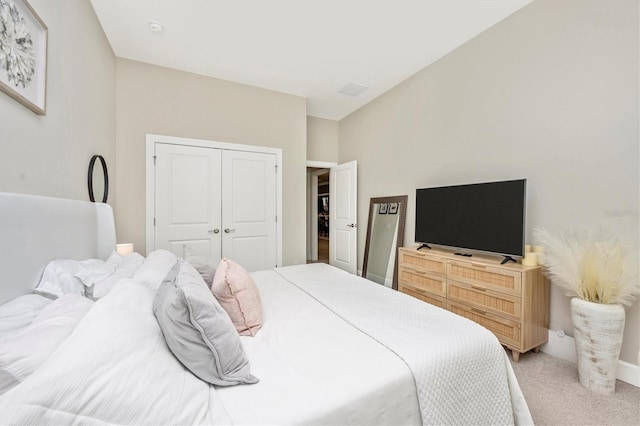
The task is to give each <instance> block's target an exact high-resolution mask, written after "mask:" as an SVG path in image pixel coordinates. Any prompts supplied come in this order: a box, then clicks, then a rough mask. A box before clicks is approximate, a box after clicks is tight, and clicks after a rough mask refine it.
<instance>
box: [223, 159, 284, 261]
mask: <svg viewBox="0 0 640 426" xmlns="http://www.w3.org/2000/svg"><path fill="white" fill-rule="evenodd" d="M276 176H277V169H276V156H275V155H273V154H264V153H256V152H243V151H224V152H223V158H222V205H223V211H222V224H223V225H222V255H223V256H224V257H226V258H229V259H232V260H234V261H236V262H238V263H239V264H240V265H242V266H243V267H244V268H245V269H247V270H248V271H260V270H263V269H270V268H273V267H275V266H277V256H276V253H277V240H276V220H277V219H276V214H277V210H276V197H275V194H276Z"/></svg>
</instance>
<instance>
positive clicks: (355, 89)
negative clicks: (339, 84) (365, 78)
mask: <svg viewBox="0 0 640 426" xmlns="http://www.w3.org/2000/svg"><path fill="white" fill-rule="evenodd" d="M367 89H368V87H366V86H361V85H359V84H355V83H349V84H347V85H346V86H344V87H343V88H342V89H341V90H340V91H339V92H338V93H342V94H343V95H347V96H352V97H356V96H358V95H359V94H360V93H362V92H364V91H365V90H367Z"/></svg>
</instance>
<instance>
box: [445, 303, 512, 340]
mask: <svg viewBox="0 0 640 426" xmlns="http://www.w3.org/2000/svg"><path fill="white" fill-rule="evenodd" d="M447 309H448V310H449V311H451V312H453V313H455V314H458V315H460V316H463V317H465V318H468V319H470V320H471V321H475V322H477V323H478V324H480V325H481V326H483V327H484V328H486V329H487V330H489V331H491V332H492V333H493V334H495V335H496V337H498V340H500V343H502V344H503V345H505V346H509V347H510V348H512V349H520V347H521V344H520V323H518V322H515V321H510V320H508V319H505V318H500V317H498V316H495V315H491V314H490V313H488V312H483V311H481V310H478V309H475V308H472V307H469V306H464V305H460V304H458V303H455V302H447Z"/></svg>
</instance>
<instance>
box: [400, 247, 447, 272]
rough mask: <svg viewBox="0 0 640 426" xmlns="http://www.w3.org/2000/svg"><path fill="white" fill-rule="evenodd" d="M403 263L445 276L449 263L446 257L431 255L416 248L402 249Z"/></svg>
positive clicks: (401, 258) (401, 263)
mask: <svg viewBox="0 0 640 426" xmlns="http://www.w3.org/2000/svg"><path fill="white" fill-rule="evenodd" d="M402 265H405V266H408V267H410V268H413V269H417V270H420V271H424V272H429V273H432V274H440V275H443V276H444V274H445V273H446V272H447V265H446V261H445V260H444V259H441V258H437V257H431V256H429V255H428V254H426V253H422V252H419V251H415V250H402V249H401V250H400V266H402Z"/></svg>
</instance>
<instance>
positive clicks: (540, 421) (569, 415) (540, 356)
mask: <svg viewBox="0 0 640 426" xmlns="http://www.w3.org/2000/svg"><path fill="white" fill-rule="evenodd" d="M511 365H513V369H514V371H515V373H516V376H517V377H518V382H519V383H520V387H521V388H522V392H523V393H524V396H525V398H526V400H527V404H528V405H529V410H530V411H531V415H532V416H533V421H534V422H535V424H536V425H563V426H565V425H635V426H638V425H640V388H637V387H635V386H632V385H630V384H628V383H625V382H621V381H619V380H618V381H617V382H616V392H615V394H613V395H598V394H594V393H592V392H591V391H589V390H588V389H586V388H584V387H582V385H580V382H579V380H578V366H577V365H576V364H574V363H571V362H568V361H564V360H561V359H558V358H554V357H552V356H550V355H547V354H545V353H542V352H539V353H534V352H528V353H526V354H522V355H521V356H520V362H518V363H514V362H511Z"/></svg>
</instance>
